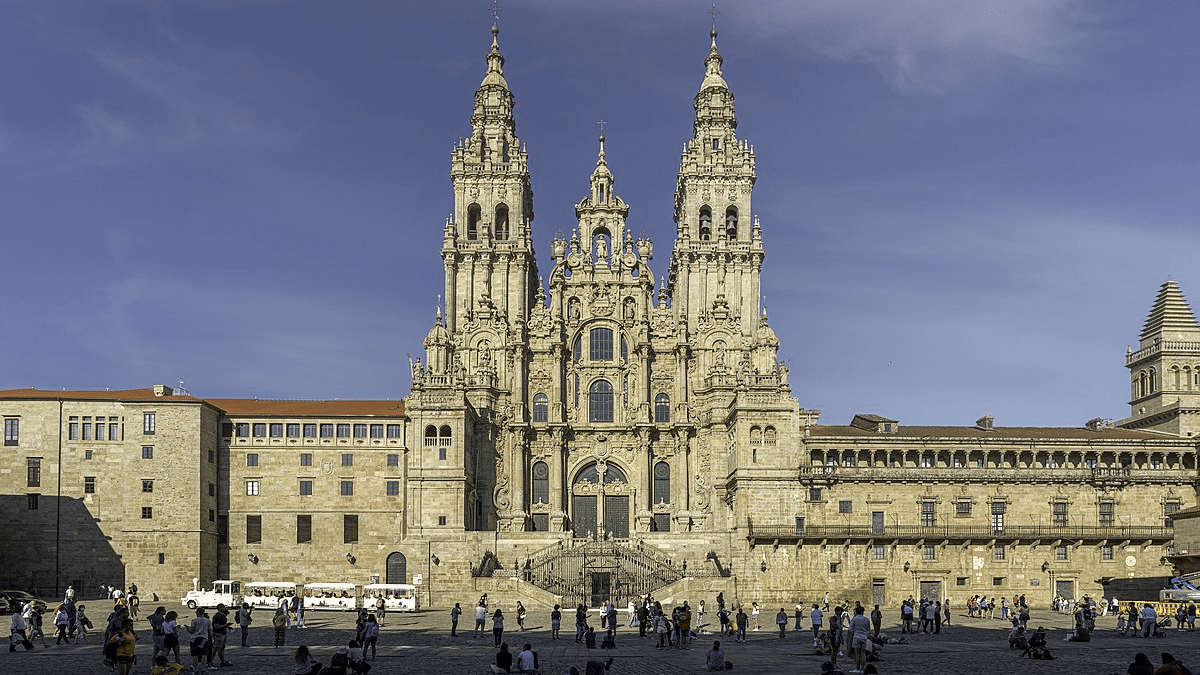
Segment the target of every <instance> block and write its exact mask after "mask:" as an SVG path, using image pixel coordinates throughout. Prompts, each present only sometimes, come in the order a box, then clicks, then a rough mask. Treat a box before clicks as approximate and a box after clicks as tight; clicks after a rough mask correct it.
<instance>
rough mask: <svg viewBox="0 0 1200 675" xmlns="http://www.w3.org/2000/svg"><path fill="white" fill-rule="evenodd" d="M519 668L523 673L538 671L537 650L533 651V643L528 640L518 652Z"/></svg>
mask: <svg viewBox="0 0 1200 675" xmlns="http://www.w3.org/2000/svg"><path fill="white" fill-rule="evenodd" d="M517 668H518V669H519V670H520V672H522V673H527V674H529V673H536V672H537V671H538V657H537V652H535V651H533V645H531V644H529V643H528V642H526V643H525V647H524V648H522V649H521V651H520V652H517Z"/></svg>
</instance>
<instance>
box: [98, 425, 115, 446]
mask: <svg viewBox="0 0 1200 675" xmlns="http://www.w3.org/2000/svg"><path fill="white" fill-rule="evenodd" d="M106 438H108V434H106V433H104V422H97V423H96V440H98V441H103V440H105V439H106ZM113 440H116V439H115V438H114V439H113Z"/></svg>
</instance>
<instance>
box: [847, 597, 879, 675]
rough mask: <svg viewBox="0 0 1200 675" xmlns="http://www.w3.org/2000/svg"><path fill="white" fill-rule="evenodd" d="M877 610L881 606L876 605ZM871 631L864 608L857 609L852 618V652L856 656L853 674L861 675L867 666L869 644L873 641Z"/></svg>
mask: <svg viewBox="0 0 1200 675" xmlns="http://www.w3.org/2000/svg"><path fill="white" fill-rule="evenodd" d="M875 609H876V611H878V609H879V605H875ZM871 629H872V626H871V621H870V620H868V619H867V617H866V616H865V615H864V614H863V608H862V606H861V605H860V606H858V607H855V608H854V616H853V617H851V618H850V652H851V653H852V654H853V655H854V670H851V671H850V672H851V673H861V672H862V671H863V668H864V667H866V665H867V642H868V641H869V640H870V639H871ZM876 631H878V629H876Z"/></svg>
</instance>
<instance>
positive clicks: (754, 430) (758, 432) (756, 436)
mask: <svg viewBox="0 0 1200 675" xmlns="http://www.w3.org/2000/svg"><path fill="white" fill-rule="evenodd" d="M762 442H763V433H762V429H760V428H758V427H750V445H762Z"/></svg>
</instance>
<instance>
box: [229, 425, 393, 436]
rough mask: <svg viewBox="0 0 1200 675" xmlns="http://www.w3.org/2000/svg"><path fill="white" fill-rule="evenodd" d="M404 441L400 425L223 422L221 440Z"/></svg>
mask: <svg viewBox="0 0 1200 675" xmlns="http://www.w3.org/2000/svg"><path fill="white" fill-rule="evenodd" d="M235 431H236V432H237V437H238V438H301V437H303V438H401V437H402V436H403V428H402V426H401V425H399V424H386V425H384V424H347V423H343V424H332V423H322V424H317V423H314V422H309V423H305V424H301V423H298V422H289V423H286V424H285V423H283V422H270V423H268V422H254V423H250V422H238V423H236V424H235V423H233V422H223V423H222V424H221V436H223V437H225V438H230V437H232V436H233V435H234V432H235Z"/></svg>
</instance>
